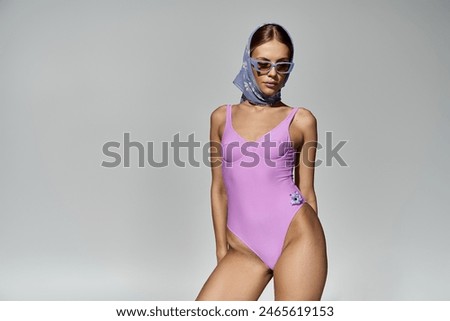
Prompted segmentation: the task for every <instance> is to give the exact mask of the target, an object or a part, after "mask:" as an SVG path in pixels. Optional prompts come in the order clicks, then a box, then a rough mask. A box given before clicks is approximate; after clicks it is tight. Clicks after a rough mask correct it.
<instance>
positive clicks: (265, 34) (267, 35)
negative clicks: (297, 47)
mask: <svg viewBox="0 0 450 321" xmlns="http://www.w3.org/2000/svg"><path fill="white" fill-rule="evenodd" d="M273 39H275V40H278V41H279V42H281V43H283V44H285V45H286V46H287V47H288V48H289V61H292V58H293V57H294V45H293V44H292V40H291V38H290V37H289V35H288V33H287V32H286V30H284V28H283V27H282V26H280V25H277V24H275V23H268V24H265V25H264V26H262V27H260V28H259V29H258V30H256V31H255V33H254V34H253V36H252V40H251V41H250V55H251V53H252V52H253V50H254V49H255V48H256V47H258V46H260V45H262V44H264V43H266V42H269V41H271V40H273Z"/></svg>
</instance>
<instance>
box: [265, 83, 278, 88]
mask: <svg viewBox="0 0 450 321" xmlns="http://www.w3.org/2000/svg"><path fill="white" fill-rule="evenodd" d="M264 85H266V87H269V88H275V87H276V86H277V83H276V82H264Z"/></svg>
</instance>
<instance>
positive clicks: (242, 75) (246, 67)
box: [233, 23, 290, 106]
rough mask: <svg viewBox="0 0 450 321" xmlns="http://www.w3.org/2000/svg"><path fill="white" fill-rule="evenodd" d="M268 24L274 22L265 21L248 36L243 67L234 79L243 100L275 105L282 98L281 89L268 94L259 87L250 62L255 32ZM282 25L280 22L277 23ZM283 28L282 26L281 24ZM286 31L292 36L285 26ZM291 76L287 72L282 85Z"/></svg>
mask: <svg viewBox="0 0 450 321" xmlns="http://www.w3.org/2000/svg"><path fill="white" fill-rule="evenodd" d="M267 24H272V23H264V24H262V25H260V26H259V27H258V28H256V29H255V30H254V31H253V32H252V33H251V34H250V37H249V38H248V42H247V46H245V50H244V57H243V59H242V67H241V70H240V71H239V73H238V74H237V76H236V78H235V79H234V80H233V84H235V85H236V86H237V87H238V88H239V89H240V90H241V91H242V96H241V102H243V101H245V100H248V101H249V102H251V103H253V104H257V105H269V106H270V105H273V104H275V103H276V102H278V101H280V100H281V89H280V90H279V91H278V92H277V93H276V94H274V95H272V96H266V95H265V94H264V93H263V92H261V90H260V89H259V87H258V84H257V83H256V80H255V76H254V75H253V71H252V65H251V63H250V43H251V41H252V38H253V34H254V33H255V32H256V31H257V30H258V29H259V28H261V27H262V26H265V25H267ZM277 25H278V26H280V25H279V24H277ZM280 27H281V28H283V27H282V26H280ZM283 29H284V31H286V33H287V35H288V36H289V38H290V35H289V33H288V32H287V30H286V29H285V28H283ZM288 78H289V74H286V76H285V79H284V83H283V85H282V87H284V85H285V84H286V81H287V80H288Z"/></svg>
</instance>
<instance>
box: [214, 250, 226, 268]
mask: <svg viewBox="0 0 450 321" xmlns="http://www.w3.org/2000/svg"><path fill="white" fill-rule="evenodd" d="M227 252H228V250H227V249H226V248H222V249H218V250H216V257H217V264H219V262H220V260H222V259H223V257H224V256H225V255H226V254H227Z"/></svg>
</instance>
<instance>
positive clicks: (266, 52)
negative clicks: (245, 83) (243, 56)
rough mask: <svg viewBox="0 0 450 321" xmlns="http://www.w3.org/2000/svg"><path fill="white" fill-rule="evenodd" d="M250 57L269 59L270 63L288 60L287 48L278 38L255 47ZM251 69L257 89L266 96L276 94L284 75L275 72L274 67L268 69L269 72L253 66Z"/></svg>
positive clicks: (281, 85) (281, 84)
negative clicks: (258, 69)
mask: <svg viewBox="0 0 450 321" xmlns="http://www.w3.org/2000/svg"><path fill="white" fill-rule="evenodd" d="M251 57H252V58H254V59H258V60H266V61H271V62H272V63H276V62H280V61H289V48H288V47H287V46H286V45H285V44H283V43H281V42H279V41H278V40H275V39H273V40H271V41H269V42H266V43H264V44H262V45H260V46H258V47H256V48H255V49H254V50H253V52H252V54H251ZM252 71H253V75H254V76H255V80H256V83H257V84H258V87H259V89H260V90H261V91H262V92H263V93H264V94H265V95H266V96H272V95H274V94H276V93H277V92H278V91H279V90H280V89H281V88H282V87H283V83H284V80H285V78H286V75H283V74H279V73H277V71H276V70H275V68H272V69H270V71H269V73H267V72H266V73H261V72H259V71H257V70H256V69H255V68H253V67H252Z"/></svg>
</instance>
